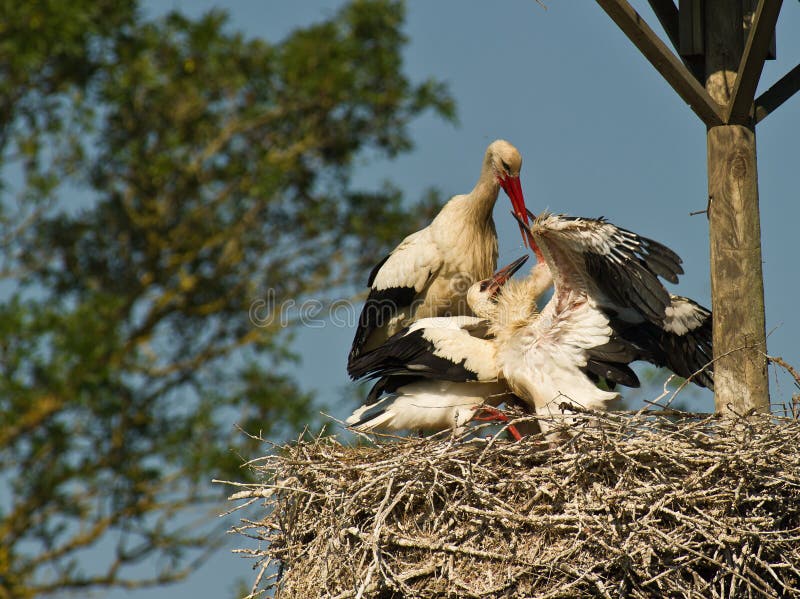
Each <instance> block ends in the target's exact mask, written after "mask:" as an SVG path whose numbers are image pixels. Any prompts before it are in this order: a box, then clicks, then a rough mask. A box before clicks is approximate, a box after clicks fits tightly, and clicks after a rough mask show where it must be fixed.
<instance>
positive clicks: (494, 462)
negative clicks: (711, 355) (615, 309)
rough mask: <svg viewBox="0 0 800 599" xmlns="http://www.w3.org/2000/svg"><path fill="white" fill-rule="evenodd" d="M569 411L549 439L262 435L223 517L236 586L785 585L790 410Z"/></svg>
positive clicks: (681, 593)
mask: <svg viewBox="0 0 800 599" xmlns="http://www.w3.org/2000/svg"><path fill="white" fill-rule="evenodd" d="M575 420H576V421H577V424H575V425H573V426H571V428H570V435H569V439H568V440H565V441H563V442H560V443H558V444H548V443H545V442H544V441H543V439H542V438H541V437H527V438H525V439H523V440H522V441H521V442H519V443H515V442H511V441H509V440H507V438H506V437H505V435H503V434H498V435H494V436H492V437H490V438H488V439H487V438H485V437H478V438H473V439H471V440H470V439H468V438H459V439H454V438H450V437H441V438H407V439H388V438H378V439H376V440H375V442H374V445H370V446H358V447H353V446H343V445H341V444H340V443H339V442H338V441H337V440H336V439H335V438H331V437H321V438H317V439H313V440H301V441H299V442H296V443H292V444H289V445H286V446H283V447H278V448H275V451H274V452H272V453H271V454H270V455H269V456H267V457H265V458H262V459H260V460H257V461H255V462H253V463H251V464H250V467H252V468H254V469H255V470H257V471H258V473H259V474H260V476H261V478H262V479H263V481H264V482H263V484H259V485H239V487H240V490H239V492H238V493H236V494H235V495H234V496H233V497H232V499H234V500H235V501H237V502H238V505H239V506H244V505H249V504H253V503H257V504H258V505H259V506H260V507H259V510H260V512H259V513H260V514H261V515H262V516H263V518H262V519H260V520H258V521H249V520H244V521H242V523H241V525H240V526H238V527H237V528H236V529H235V532H236V533H239V534H241V535H246V536H248V537H251V538H255V539H258V540H259V541H260V542H259V544H258V548H256V549H252V548H251V549H243V550H241V552H242V553H246V554H248V555H250V556H252V557H253V558H254V559H255V560H256V563H255V565H256V571H257V576H256V582H255V584H254V587H253V595H251V596H259V595H260V594H261V593H264V594H267V595H273V594H274V595H275V596H276V597H302V598H304V599H308V598H311V597H340V598H344V597H378V596H380V597H395V596H397V597H401V596H405V597H423V598H424V597H498V598H499V597H533V596H535V597H542V598H543V597H609V598H610V597H615V598H616V597H703V598H705V597H795V596H800V422H798V421H797V420H792V419H777V418H774V417H773V418H768V417H764V416H761V417H750V418H748V419H747V420H744V419H742V420H739V421H736V422H732V421H730V420H718V419H715V418H713V417H706V418H700V419H698V418H674V417H671V418H668V417H665V416H655V415H653V414H652V413H641V412H640V413H636V414H619V413H591V414H581V415H578V416H576V417H575ZM487 430H489V429H487ZM241 540H242V542H244V539H241Z"/></svg>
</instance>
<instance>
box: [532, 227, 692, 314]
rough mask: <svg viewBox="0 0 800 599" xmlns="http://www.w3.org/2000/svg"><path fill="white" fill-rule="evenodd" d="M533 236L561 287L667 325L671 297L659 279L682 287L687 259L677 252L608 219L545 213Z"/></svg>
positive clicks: (557, 283) (533, 228) (533, 229)
mask: <svg viewBox="0 0 800 599" xmlns="http://www.w3.org/2000/svg"><path fill="white" fill-rule="evenodd" d="M531 234H532V235H533V238H534V240H535V242H536V244H537V245H538V246H539V248H540V249H541V250H542V252H543V253H544V256H545V259H546V260H547V262H548V265H549V266H550V268H551V271H552V272H553V277H554V282H555V285H556V286H558V285H559V284H561V285H564V286H566V287H569V288H570V289H577V290H587V291H589V292H591V291H593V289H592V288H594V289H596V290H597V291H599V292H600V294H602V296H605V299H606V300H608V301H610V302H611V303H613V304H614V305H615V306H616V307H617V308H618V309H619V310H624V309H632V310H635V311H636V312H638V313H640V314H642V315H643V316H644V317H645V318H646V319H647V320H649V321H650V322H653V323H654V324H660V323H662V322H663V320H664V318H665V312H666V308H667V306H669V305H670V296H669V293H668V292H667V290H666V289H665V288H664V285H663V284H662V283H661V281H659V277H663V278H664V279H666V280H668V281H670V282H672V283H677V281H678V275H680V274H683V269H682V268H681V259H680V257H679V256H678V255H677V254H676V253H675V252H673V251H672V250H671V249H669V248H668V247H666V246H664V245H662V244H660V243H658V242H656V241H653V240H652V239H648V238H646V237H642V236H640V235H637V234H636V233H632V232H631V231H628V230H626V229H622V228H620V227H617V226H615V225H612V224H611V223H609V222H607V221H605V220H604V219H590V218H577V217H570V216H563V215H554V214H547V213H545V214H542V215H540V216H539V217H537V218H536V219H535V220H534V222H533V224H532V225H531ZM559 279H560V280H559ZM596 299H598V301H599V300H600V299H601V298H596Z"/></svg>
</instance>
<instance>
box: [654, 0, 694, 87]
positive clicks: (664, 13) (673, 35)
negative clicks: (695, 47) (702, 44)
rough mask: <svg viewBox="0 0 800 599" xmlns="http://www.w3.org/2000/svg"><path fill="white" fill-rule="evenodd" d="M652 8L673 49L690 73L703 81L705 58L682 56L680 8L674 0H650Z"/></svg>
mask: <svg viewBox="0 0 800 599" xmlns="http://www.w3.org/2000/svg"><path fill="white" fill-rule="evenodd" d="M648 1H649V3H650V8H652V9H653V12H654V13H655V15H656V17H657V18H658V22H659V23H661V26H662V27H663V28H664V31H665V32H666V34H667V37H669V41H670V42H672V47H673V48H675V52H677V53H678V56H679V57H680V59H681V60H682V61H683V64H685V65H686V68H687V69H689V72H690V73H691V74H692V75H694V78H695V79H697V80H698V81H702V79H703V57H702V56H680V53H681V33H680V30H681V27H680V16H679V15H680V13H679V12H678V7H677V6H675V2H674V1H673V0H648Z"/></svg>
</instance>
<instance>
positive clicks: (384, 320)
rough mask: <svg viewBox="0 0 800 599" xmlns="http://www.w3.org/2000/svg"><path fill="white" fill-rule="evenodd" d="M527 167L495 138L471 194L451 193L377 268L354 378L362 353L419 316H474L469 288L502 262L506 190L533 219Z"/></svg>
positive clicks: (516, 208) (354, 354) (520, 214)
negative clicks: (498, 205) (497, 219)
mask: <svg viewBox="0 0 800 599" xmlns="http://www.w3.org/2000/svg"><path fill="white" fill-rule="evenodd" d="M521 168H522V157H521V156H520V153H519V152H518V151H517V149H516V148H515V147H514V146H512V145H511V144H510V143H508V142H507V141H503V140H497V141H494V142H492V143H491V144H490V145H489V147H488V148H487V149H486V154H485V156H484V159H483V164H482V167H481V173H480V177H479V178H478V182H477V183H476V185H475V187H474V188H473V189H472V191H471V192H470V193H468V194H465V195H457V196H454V197H453V198H451V199H450V200H449V201H448V202H447V203H446V204H445V205H444V206H443V207H442V209H441V211H440V212H439V214H438V215H437V216H436V217H435V218H434V219H433V221H432V222H431V224H430V225H428V226H427V227H425V228H424V229H421V230H419V231H417V232H416V233H412V234H411V235H409V236H408V237H406V238H405V239H404V240H403V241H402V242H400V244H399V245H398V246H397V247H396V248H395V249H394V250H393V251H392V252H391V253H390V254H389V255H388V256H386V257H385V258H384V259H383V260H381V261H380V262H379V263H378V264H377V265H376V266H375V268H373V270H372V272H371V273H370V275H369V279H368V281H367V285H368V286H369V288H370V292H369V295H368V297H367V300H366V302H365V304H364V307H363V309H362V311H361V315H360V317H359V322H358V327H357V329H356V333H355V336H354V339H353V344H352V347H351V349H350V354H349V357H348V363H347V370H348V373H349V374H351V376H352V375H354V373H355V372H356V371H355V370H354V366H353V363H354V361H355V360H356V359H357V358H358V357H359V356H360V355H361V354H363V353H365V352H368V351H370V350H373V349H375V348H377V347H378V346H379V345H380V344H382V343H383V342H384V341H386V340H387V339H388V338H389V337H391V336H392V335H394V334H396V333H397V332H398V331H400V330H401V329H403V327H407V326H408V325H410V324H411V323H413V322H414V321H416V320H419V319H422V318H429V317H437V316H451V315H452V316H458V315H465V316H469V315H471V314H472V311H471V310H470V308H469V306H468V305H467V302H466V292H467V289H468V288H469V286H470V285H471V284H472V283H473V282H475V281H478V280H482V279H486V278H488V277H490V276H491V274H492V272H493V271H494V269H495V267H496V264H497V253H498V248H497V232H496V230H495V226H494V220H493V219H492V210H493V208H494V205H495V202H496V201H497V196H498V193H499V190H500V189H501V188H502V189H503V190H504V191H505V193H506V194H507V195H508V197H509V198H510V200H511V204H512V207H513V214H515V215H516V216H517V218H519V219H520V222H521V223H527V222H528V214H527V211H526V209H525V199H524V197H523V194H522V187H521V184H520V180H519V174H520V169H521ZM520 230H522V229H520ZM526 240H527V238H526V235H525V234H523V242H526Z"/></svg>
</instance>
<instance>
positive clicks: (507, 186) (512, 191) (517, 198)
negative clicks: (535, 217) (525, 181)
mask: <svg viewBox="0 0 800 599" xmlns="http://www.w3.org/2000/svg"><path fill="white" fill-rule="evenodd" d="M498 179H499V181H500V186H501V187H502V188H503V191H505V192H506V195H507V196H508V198H509V199H510V200H511V205H512V206H513V207H514V215H515V216H516V217H517V219H518V220H519V219H522V221H523V222H524V223H525V224H526V225H527V224H529V222H528V210H527V208H525V196H523V195H522V183H520V181H519V177H506V176H503V177H499V178H498ZM519 232H520V234H521V235H522V243H523V244H525V247H529V246H528V241H529V240H528V237H527V236H526V235H525V230H524V229H523V228H522V226H521V225H520V228H519Z"/></svg>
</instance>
